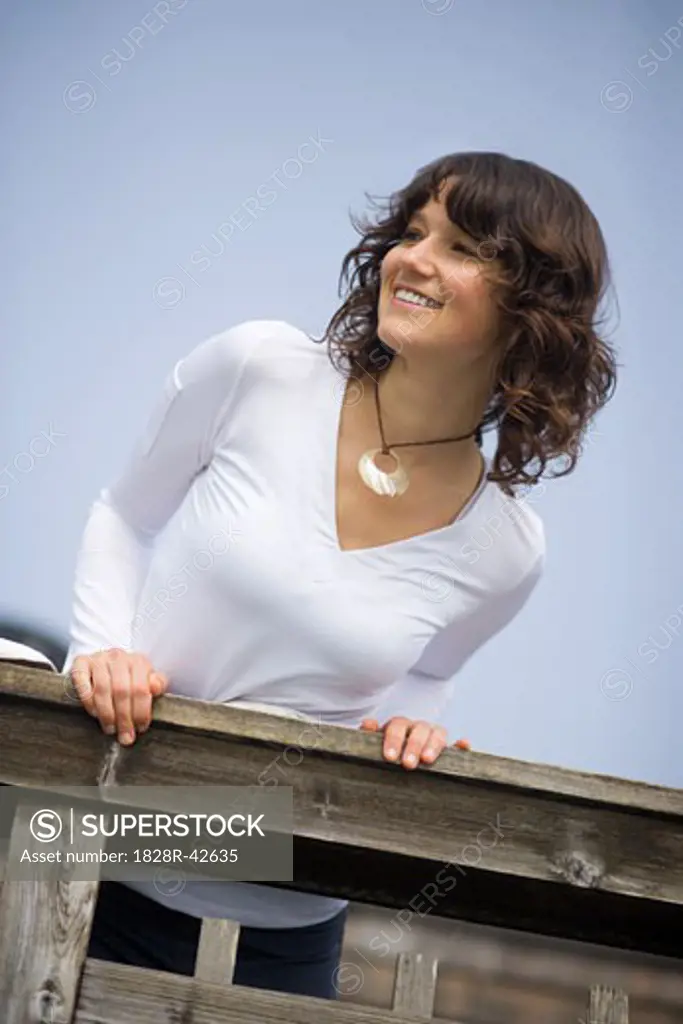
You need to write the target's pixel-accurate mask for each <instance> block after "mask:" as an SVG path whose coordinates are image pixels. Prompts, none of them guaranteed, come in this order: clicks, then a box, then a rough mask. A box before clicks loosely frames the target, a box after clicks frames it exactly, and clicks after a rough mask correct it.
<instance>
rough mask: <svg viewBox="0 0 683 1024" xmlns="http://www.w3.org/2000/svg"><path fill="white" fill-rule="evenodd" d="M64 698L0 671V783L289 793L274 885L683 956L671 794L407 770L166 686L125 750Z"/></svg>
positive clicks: (300, 727)
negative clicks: (281, 869) (289, 872)
mask: <svg viewBox="0 0 683 1024" xmlns="http://www.w3.org/2000/svg"><path fill="white" fill-rule="evenodd" d="M68 690H69V683H68V680H67V679H66V678H65V677H57V678H55V677H54V676H53V675H49V674H48V673H43V672H40V671H37V670H30V669H24V668H21V669H20V668H7V667H4V668H2V667H0V750H1V751H2V754H1V755H0V781H2V782H6V783H14V784H17V785H29V786H31V785H32V786H36V787H43V786H45V785H46V781H47V780H49V782H50V784H51V785H54V786H59V785H60V784H61V785H64V786H69V785H93V784H94V783H95V782H97V781H102V779H103V778H105V777H106V778H107V780H108V781H109V784H110V786H111V785H115V784H116V783H118V784H120V785H171V786H173V785H202V784H211V785H236V786H255V785H259V784H263V785H267V784H270V785H276V784H280V785H286V786H292V787H293V791H294V821H295V879H294V882H292V883H285V882H280V883H272V884H273V885H275V886H276V887H283V888H295V889H300V890H305V891H310V892H319V893H323V894H326V895H331V896H341V897H345V898H350V899H355V900H360V901H365V902H369V903H377V904H380V905H383V906H387V907H394V908H397V909H398V910H399V911H400V912H401V915H402V916H400V915H397V918H398V919H399V921H401V922H404V925H405V927H409V919H410V918H411V917H413V918H416V917H417V916H424V915H425V914H433V915H438V916H442V917H455V918H462V919H466V920H470V921H476V922H481V923H487V924H493V925H499V926H502V927H507V928H515V929H522V930H529V931H533V932H537V933H540V934H545V935H555V936H561V937H563V938H574V939H579V940H582V941H587V942H597V943H603V944H606V945H612V946H617V947H622V948H631V949H638V950H641V951H647V952H655V953H661V954H665V955H670V956H683V927H681V921H682V920H683V911H682V906H683V858H681V857H680V850H681V848H683V793H682V792H681V791H679V790H673V789H667V788H665V787H661V786H651V785H646V784H643V783H637V782H629V781H627V780H623V779H613V778H611V777H608V776H598V775H591V774H588V773H580V772H571V771H566V770H563V769H559V768H555V767H552V766H545V765H534V764H527V763H524V762H517V761H513V760H510V759H506V758H497V757H492V756H490V755H486V754H477V753H473V752H466V751H459V750H458V751H456V750H448V751H446V752H444V754H443V755H442V756H441V758H440V759H439V761H438V763H437V764H436V765H434V766H430V767H421V768H419V769H418V770H417V771H414V772H407V771H405V769H403V768H402V767H400V766H398V765H391V764H388V763H387V762H386V761H384V760H383V758H382V754H381V742H382V741H381V737H379V736H377V735H373V734H369V733H364V732H361V731H359V730H352V729H346V728H339V727H334V726H316V725H315V724H310V723H303V722H301V721H295V720H287V719H283V718H281V717H279V716H270V715H262V714H258V713H255V712H249V711H245V710H240V709H237V708H230V707H228V706H223V705H216V704H213V703H207V702H199V701H193V700H189V699H187V698H183V697H172V696H171V697H169V696H167V697H163V698H161V699H159V700H158V701H157V702H156V703H155V709H154V722H153V725H152V728H151V729H150V730H149V732H147V733H146V734H145V735H144V736H142V737H141V738H140V739H139V740H138V741H137V742H136V743H135V744H134V746H133V747H131V748H122V747H119V746H118V744H117V743H116V741H112V740H110V739H109V738H107V737H105V736H104V735H103V734H102V733H101V731H100V729H99V727H98V725H97V724H96V723H95V722H94V721H93V720H92V719H91V718H90V716H88V715H87V714H86V713H85V712H84V711H83V709H82V708H81V707H80V706H79V705H78V702H77V701H76V700H74V699H73V697H70V696H69V695H68V692H67V691H68ZM444 865H448V868H447V869H445V870H444ZM669 925H670V926H671V927H668V926H669Z"/></svg>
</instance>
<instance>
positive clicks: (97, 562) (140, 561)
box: [62, 324, 258, 673]
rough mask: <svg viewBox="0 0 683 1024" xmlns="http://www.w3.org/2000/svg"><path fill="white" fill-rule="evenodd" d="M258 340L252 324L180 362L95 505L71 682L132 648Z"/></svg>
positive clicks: (78, 583)
mask: <svg viewBox="0 0 683 1024" xmlns="http://www.w3.org/2000/svg"><path fill="white" fill-rule="evenodd" d="M255 335H258V332H256V331H255V328H254V327H252V326H251V324H249V325H246V324H242V325H238V326H237V327H233V328H230V329H229V330H227V331H224V332H222V333H221V334H217V335H214V336H212V337H211V338H209V339H207V340H205V341H204V342H202V343H201V344H200V345H198V346H197V347H196V348H195V349H193V350H192V351H191V352H190V353H189V355H187V356H185V357H184V358H183V359H181V360H180V361H179V362H178V363H176V365H175V366H174V368H173V370H172V371H171V372H170V373H169V374H168V375H167V377H166V378H165V380H164V383H163V386H162V389H161V394H160V396H159V397H158V399H157V402H156V405H155V407H154V408H153V410H152V413H151V415H150V416H149V418H148V420H147V422H146V424H145V426H144V428H143V430H142V433H141V435H140V437H139V439H138V441H137V443H136V445H135V446H134V449H133V451H132V453H131V455H130V456H129V458H128V461H127V463H126V465H125V466H124V469H123V471H122V472H121V474H120V475H119V476H118V478H117V479H116V480H115V481H114V482H113V483H111V484H110V485H109V486H108V487H105V488H103V489H102V490H101V491H100V493H99V495H98V496H97V498H96V499H95V501H94V502H93V503H92V506H91V508H90V510H89V514H88V518H87V522H86V526H85V530H84V534H83V538H82V541H81V545H80V548H79V551H78V555H77V559H76V571H75V581H74V594H73V605H72V614H71V625H70V632H69V635H70V644H69V649H68V652H67V656H66V660H65V662H64V665H63V667H62V672H63V673H66V672H68V671H69V670H70V668H71V665H72V663H73V660H74V658H75V657H76V656H77V655H78V654H86V653H89V652H92V651H96V650H102V649H104V648H108V647H123V648H126V649H132V647H131V644H132V626H133V619H134V615H135V608H136V604H137V599H138V596H139V593H140V589H141V587H142V584H143V583H144V580H145V576H146V574H147V569H148V566H149V559H150V556H151V550H152V546H153V543H154V538H155V537H156V535H157V534H158V533H159V531H160V530H161V529H162V528H163V527H164V525H165V524H166V523H167V522H168V520H169V519H170V518H171V516H172V515H173V513H174V512H175V511H176V510H177V509H178V507H179V506H180V504H181V502H182V500H183V498H184V496H185V495H186V493H187V491H188V489H189V487H190V485H191V483H192V481H193V480H194V478H195V477H196V476H197V475H198V474H199V473H200V472H202V470H203V469H204V468H205V467H206V466H207V465H208V463H209V462H210V460H211V454H212V451H213V448H214V445H215V441H216V437H217V435H218V433H219V431H220V427H221V424H222V423H223V422H224V418H225V416H226V415H227V412H228V409H229V407H230V406H231V404H232V398H233V396H234V393H235V391H236V389H237V386H238V383H239V380H240V378H241V375H242V371H243V369H244V365H245V363H246V360H247V357H248V355H249V353H250V351H251V350H252V347H253V345H254V344H255V343H256V341H257V337H256V336H255Z"/></svg>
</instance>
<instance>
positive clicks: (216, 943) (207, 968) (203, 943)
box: [194, 917, 240, 985]
mask: <svg viewBox="0 0 683 1024" xmlns="http://www.w3.org/2000/svg"><path fill="white" fill-rule="evenodd" d="M239 937H240V925H239V921H226V920H223V919H222V918H220V917H205V918H204V919H203V920H202V926H201V929H200V932H199V945H198V947H197V959H196V961H195V967H194V976H195V978H196V979H197V981H210V982H213V983H214V984H216V985H231V984H232V979H233V976H234V974H235V961H236V959H237V944H238V942H239Z"/></svg>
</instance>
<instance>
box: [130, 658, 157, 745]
mask: <svg viewBox="0 0 683 1024" xmlns="http://www.w3.org/2000/svg"><path fill="white" fill-rule="evenodd" d="M150 677H151V673H150V669H149V663H148V662H147V659H146V658H133V659H132V660H131V662H130V713H131V718H132V719H133V725H134V727H135V729H136V731H138V732H145V731H146V730H147V729H149V723H150V722H151V720H152V694H151V692H150V686H149V684H150Z"/></svg>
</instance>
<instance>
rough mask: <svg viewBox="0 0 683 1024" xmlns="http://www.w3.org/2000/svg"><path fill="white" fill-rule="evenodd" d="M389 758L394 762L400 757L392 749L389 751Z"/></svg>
mask: <svg viewBox="0 0 683 1024" xmlns="http://www.w3.org/2000/svg"><path fill="white" fill-rule="evenodd" d="M387 757H389V758H391V760H392V761H394V760H395V759H396V758H397V757H398V752H397V751H396V750H394V748H393V747H392V748H391V749H390V750H387Z"/></svg>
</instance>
